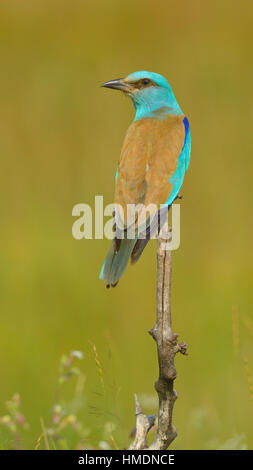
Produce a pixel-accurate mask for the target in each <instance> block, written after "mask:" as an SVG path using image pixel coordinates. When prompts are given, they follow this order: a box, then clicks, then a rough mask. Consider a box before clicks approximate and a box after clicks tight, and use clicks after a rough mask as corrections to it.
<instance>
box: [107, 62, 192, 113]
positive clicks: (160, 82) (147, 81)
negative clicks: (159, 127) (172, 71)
mask: <svg viewBox="0 0 253 470" xmlns="http://www.w3.org/2000/svg"><path fill="white" fill-rule="evenodd" d="M102 86H103V87H107V88H113V89H115V90H121V91H122V92H123V93H125V94H126V95H127V96H129V97H130V98H131V100H132V101H133V104H134V107H135V109H136V115H135V121H136V120H138V119H142V118H145V117H152V116H155V115H156V111H157V110H159V109H161V108H162V109H163V110H165V113H166V114H177V115H180V114H183V113H182V111H181V109H180V107H179V105H178V103H177V100H176V98H175V96H174V94H173V91H172V89H171V86H170V84H169V83H168V81H167V80H166V78H164V77H163V76H162V75H159V74H158V73H154V72H147V71H141V72H134V73H131V74H130V75H128V76H127V77H125V78H119V79H117V80H111V81H109V82H106V83H103V85H102Z"/></svg>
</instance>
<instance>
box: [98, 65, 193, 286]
mask: <svg viewBox="0 0 253 470" xmlns="http://www.w3.org/2000/svg"><path fill="white" fill-rule="evenodd" d="M101 86H102V87H105V88H111V89H113V90H120V91H121V92H123V93H124V94H125V95H126V96H128V97H130V98H131V100H132V102H133V105H134V108H135V117H134V120H133V122H132V123H131V124H130V126H129V128H128V130H127V133H126V136H125V138H124V141H123V146H122V150H121V155H120V159H119V162H118V167H117V171H116V176H115V197H114V204H115V208H117V209H115V210H114V231H115V236H114V239H113V240H112V242H111V246H110V248H109V251H108V254H107V256H106V259H105V262H104V264H103V266H102V269H101V272H100V275H99V278H100V279H102V280H104V282H105V284H106V287H107V288H109V287H115V286H116V285H117V284H118V282H119V280H120V278H121V277H122V276H123V274H124V272H125V269H126V267H127V265H128V262H129V260H130V259H131V264H135V263H136V262H137V261H138V259H139V258H140V256H141V254H142V252H143V250H144V248H145V246H146V245H147V242H148V241H149V239H150V238H151V235H152V234H153V232H154V229H153V228H152V220H153V219H152V217H153V216H154V214H156V215H158V221H159V224H158V230H160V228H161V226H162V224H163V223H164V220H165V217H164V214H165V213H166V214H167V213H168V210H169V209H170V207H171V205H172V203H173V202H174V201H175V200H176V199H177V198H178V197H180V196H179V191H180V189H181V186H182V184H183V180H184V177H185V174H186V171H187V170H188V167H189V163H190V155H191V134H190V126H189V121H188V119H187V117H186V116H185V115H184V113H183V112H182V110H181V108H180V107H179V104H178V102H177V100H176V98H175V95H174V93H173V91H172V88H171V86H170V84H169V82H168V81H167V79H166V78H165V77H163V76H162V75H160V74H158V73H154V72H148V71H138V72H134V73H131V74H130V75H128V76H126V77H125V78H119V79H116V80H110V81H108V82H105V83H103V84H102V85H101ZM150 204H151V205H152V208H153V207H155V208H156V209H152V211H153V212H152V211H151V212H152V217H151V215H150V214H149V216H148V214H147V212H145V210H143V207H144V209H145V208H147V207H148V206H149V205H150ZM132 205H134V207H135V206H138V205H140V207H141V208H142V209H141V210H139V212H138V211H137V216H136V215H134V218H133V219H132V221H134V222H132V226H134V233H133V236H131V237H127V236H126V232H127V230H126V228H127V226H126V224H125V218H124V216H126V215H127V210H128V207H130V206H131V207H133V206H132ZM119 207H120V208H121V211H119V210H118V208H119ZM158 207H160V210H159V209H158ZM119 212H120V213H119ZM162 214H163V217H162ZM116 215H117V217H116ZM137 219H138V223H139V225H140V226H141V227H144V226H145V229H146V232H145V236H140V231H138V232H137V231H136V221H137ZM119 221H121V224H120V223H119ZM130 225H131V224H130ZM118 226H119V227H118ZM117 228H118V230H117Z"/></svg>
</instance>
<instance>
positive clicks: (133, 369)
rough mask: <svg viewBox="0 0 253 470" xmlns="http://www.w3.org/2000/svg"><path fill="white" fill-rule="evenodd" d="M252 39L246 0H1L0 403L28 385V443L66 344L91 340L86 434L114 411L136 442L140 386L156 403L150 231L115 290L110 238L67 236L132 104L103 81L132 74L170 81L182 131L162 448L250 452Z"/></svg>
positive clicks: (115, 151) (98, 186)
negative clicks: (104, 275) (103, 276)
mask: <svg viewBox="0 0 253 470" xmlns="http://www.w3.org/2000/svg"><path fill="white" fill-rule="evenodd" d="M252 43H253V4H252V1H251V0H248V1H247V0H242V1H241V2H237V1H236V0H229V1H228V0H225V1H222V2H221V1H218V0H212V1H207V2H203V1H201V0H192V1H190V2H189V1H187V0H182V1H181V2H176V1H170V0H169V1H164V0H156V1H155V2H153V1H152V2H151V1H148V0H145V1H144V0H140V1H138V2H137V1H133V0H128V1H126V2H124V1H121V2H119V1H116V0H106V1H98V0H93V1H85V0H74V1H73V0H72V1H70V0H69V1H63V0H50V1H49V0H43V1H42V0H37V1H36V2H34V1H32V0H26V1H23V2H20V1H19V0H12V1H10V0H8V1H7V0H2V2H1V6H0V50H1V74H0V100H1V106H0V145H1V175H2V178H1V190H2V195H1V239H2V240H1V263H0V273H1V296H0V303H1V309H0V312H1V314H0V315H1V316H0V331H1V333H0V374H1V388H0V415H4V414H5V413H6V410H5V404H4V403H5V401H6V400H7V399H9V398H10V397H11V396H12V395H13V393H14V392H18V393H20V396H21V399H22V411H23V413H24V414H25V416H26V418H27V420H28V422H29V423H30V428H29V429H28V430H25V431H24V432H23V434H22V439H23V446H24V447H25V448H31V449H33V448H34V447H35V444H36V441H37V439H38V437H39V435H40V434H41V422H40V417H43V420H44V422H45V423H46V424H47V423H48V422H49V420H50V409H51V407H52V404H53V399H54V393H55V387H56V381H57V371H58V363H59V360H60V357H61V355H62V354H63V353H68V352H69V351H71V350H73V349H74V350H81V351H83V353H84V358H83V360H82V361H81V362H80V363H79V364H78V366H79V368H80V369H81V371H82V373H83V374H84V375H85V377H86V381H85V386H84V392H83V393H84V401H83V406H82V407H81V408H80V409H79V410H78V416H79V418H80V421H81V422H82V423H83V425H84V426H85V427H87V429H88V431H87V436H88V437H87V445H88V444H89V445H92V446H94V447H98V446H99V445H100V444H99V442H100V441H101V440H102V441H103V440H106V438H107V436H106V432H108V426H109V424H108V423H113V425H112V430H113V438H114V439H115V442H116V443H117V445H118V446H120V447H121V448H122V447H127V446H128V444H129V432H130V431H131V429H132V427H133V426H134V423H135V418H134V401H133V394H134V393H135V392H137V393H138V394H139V396H140V399H141V400H142V403H143V405H144V411H145V412H147V413H149V414H151V413H153V412H156V396H155V392H154V388H153V384H154V381H155V380H156V378H157V373H158V371H157V357H156V348H155V343H154V342H153V340H152V338H150V336H149V335H148V334H147V330H148V329H150V328H151V327H152V326H153V324H154V322H155V310H156V297H155V296H156V285H155V277H156V255H155V252H156V243H155V242H154V241H152V242H151V243H150V244H149V246H148V247H147V249H146V250H145V252H144V256H143V257H142V258H141V260H140V262H139V263H138V264H137V265H136V266H135V267H129V268H128V270H127V272H126V274H125V275H124V278H123V279H122V280H121V281H120V283H119V285H118V286H117V288H116V289H111V290H109V291H108V290H106V289H105V286H104V283H103V282H101V281H99V279H98V274H99V271H100V268H101V265H102V263H103V261H104V258H105V255H106V252H107V249H108V247H109V243H110V242H109V241H108V240H82V241H76V240H74V239H73V238H72V234H71V229H72V223H73V222H74V219H73V217H72V215H71V214H72V207H73V205H74V204H76V203H82V202H83V203H88V204H91V205H92V206H93V205H94V197H95V195H104V199H105V204H106V203H110V202H112V200H113V194H114V175H115V170H116V165H117V160H118V157H119V153H120V148H121V144H122V140H123V137H124V134H125V132H126V129H127V126H128V125H129V123H130V122H131V120H132V119H133V116H134V109H133V106H132V104H131V102H130V101H128V100H126V99H125V98H123V97H122V94H120V93H116V92H113V91H111V90H105V89H101V88H99V85H100V84H101V83H102V82H104V81H107V80H110V79H114V78H118V77H121V76H125V75H127V74H129V73H131V72H134V71H136V70H150V71H154V72H158V73H161V74H162V75H164V76H165V77H166V78H167V79H168V80H169V82H170V84H171V85H172V87H173V90H174V93H175V95H176V97H177V99H178V102H179V104H180V106H181V108H182V109H183V111H184V113H185V114H186V115H187V117H188V118H189V121H190V126H191V133H192V159H191V165H190V169H189V172H188V174H187V177H186V179H185V182H184V186H183V191H182V194H183V196H184V197H183V200H182V202H181V246H180V248H179V250H178V251H177V252H175V253H174V255H173V286H172V314H173V328H174V330H175V331H176V332H177V333H179V334H180V339H184V340H185V341H186V342H187V343H189V356H188V357H186V358H185V357H177V358H176V367H177V371H178V378H177V380H176V383H175V387H176V390H177V392H178V394H179V398H178V401H177V403H176V405H175V411H174V423H175V425H176V427H177V429H178V432H179V436H178V438H177V439H176V440H175V441H174V443H173V444H172V448H173V449H209V448H221V447H232V448H236V447H237V448H240V447H246V446H247V447H248V448H251V449H252V448H253V428H252V419H253V401H252V396H251V395H250V381H251V377H252V374H253V351H252V338H253V318H252V284H251V285H250V281H251V280H252V275H253V269H252V261H253V255H252V247H251V241H252V182H251V179H252V172H253V166H252V155H253V154H252V152H253V146H252V126H253V114H252V113H253V111H252V109H253V107H252V83H253V73H252V72H253V65H252V59H253V57H252ZM91 343H92V344H95V345H96V350H97V354H98V357H99V361H100V363H101V365H102V371H103V372H102V374H103V384H104V385H103V384H102V382H101V376H100V375H99V368H98V367H97V365H96V360H95V359H96V358H94V351H93V350H92V344H91ZM245 364H246V365H247V367H246V369H247V371H246V370H245ZM71 394H72V389H71V386H70V385H68V384H66V385H65V390H64V391H63V395H64V396H65V399H66V400H67V399H68V397H71ZM252 395H253V394H252ZM109 427H110V426H109ZM109 434H110V432H109ZM1 438H2V440H1ZM109 440H110V438H108V442H109ZM71 442H72V441H71ZM71 442H70V443H69V444H68V447H69V448H74V447H75V446H76V445H77V444H76V442H75V441H74V440H73V443H71ZM8 446H9V443H8V440H7V438H6V434H5V430H4V429H3V427H0V448H8Z"/></svg>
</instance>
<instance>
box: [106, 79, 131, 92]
mask: <svg viewBox="0 0 253 470" xmlns="http://www.w3.org/2000/svg"><path fill="white" fill-rule="evenodd" d="M101 86H103V87H105V88H113V90H120V91H124V92H128V91H129V89H130V85H129V84H128V83H127V82H125V81H124V78H117V80H110V81H109V82H105V83H103V84H102V85H101Z"/></svg>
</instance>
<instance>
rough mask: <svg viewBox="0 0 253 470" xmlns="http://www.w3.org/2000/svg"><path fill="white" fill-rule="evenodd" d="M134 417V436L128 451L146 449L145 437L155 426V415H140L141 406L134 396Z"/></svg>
mask: <svg viewBox="0 0 253 470" xmlns="http://www.w3.org/2000/svg"><path fill="white" fill-rule="evenodd" d="M134 398H135V415H136V434H135V440H134V442H133V444H132V445H131V446H130V447H129V449H130V450H136V449H139V450H140V449H145V448H146V447H147V445H148V444H147V435H148V432H149V430H150V429H151V428H152V426H154V424H155V415H151V416H146V415H144V414H143V413H142V409H141V405H140V403H139V400H138V397H137V395H136V394H135V395H134Z"/></svg>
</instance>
